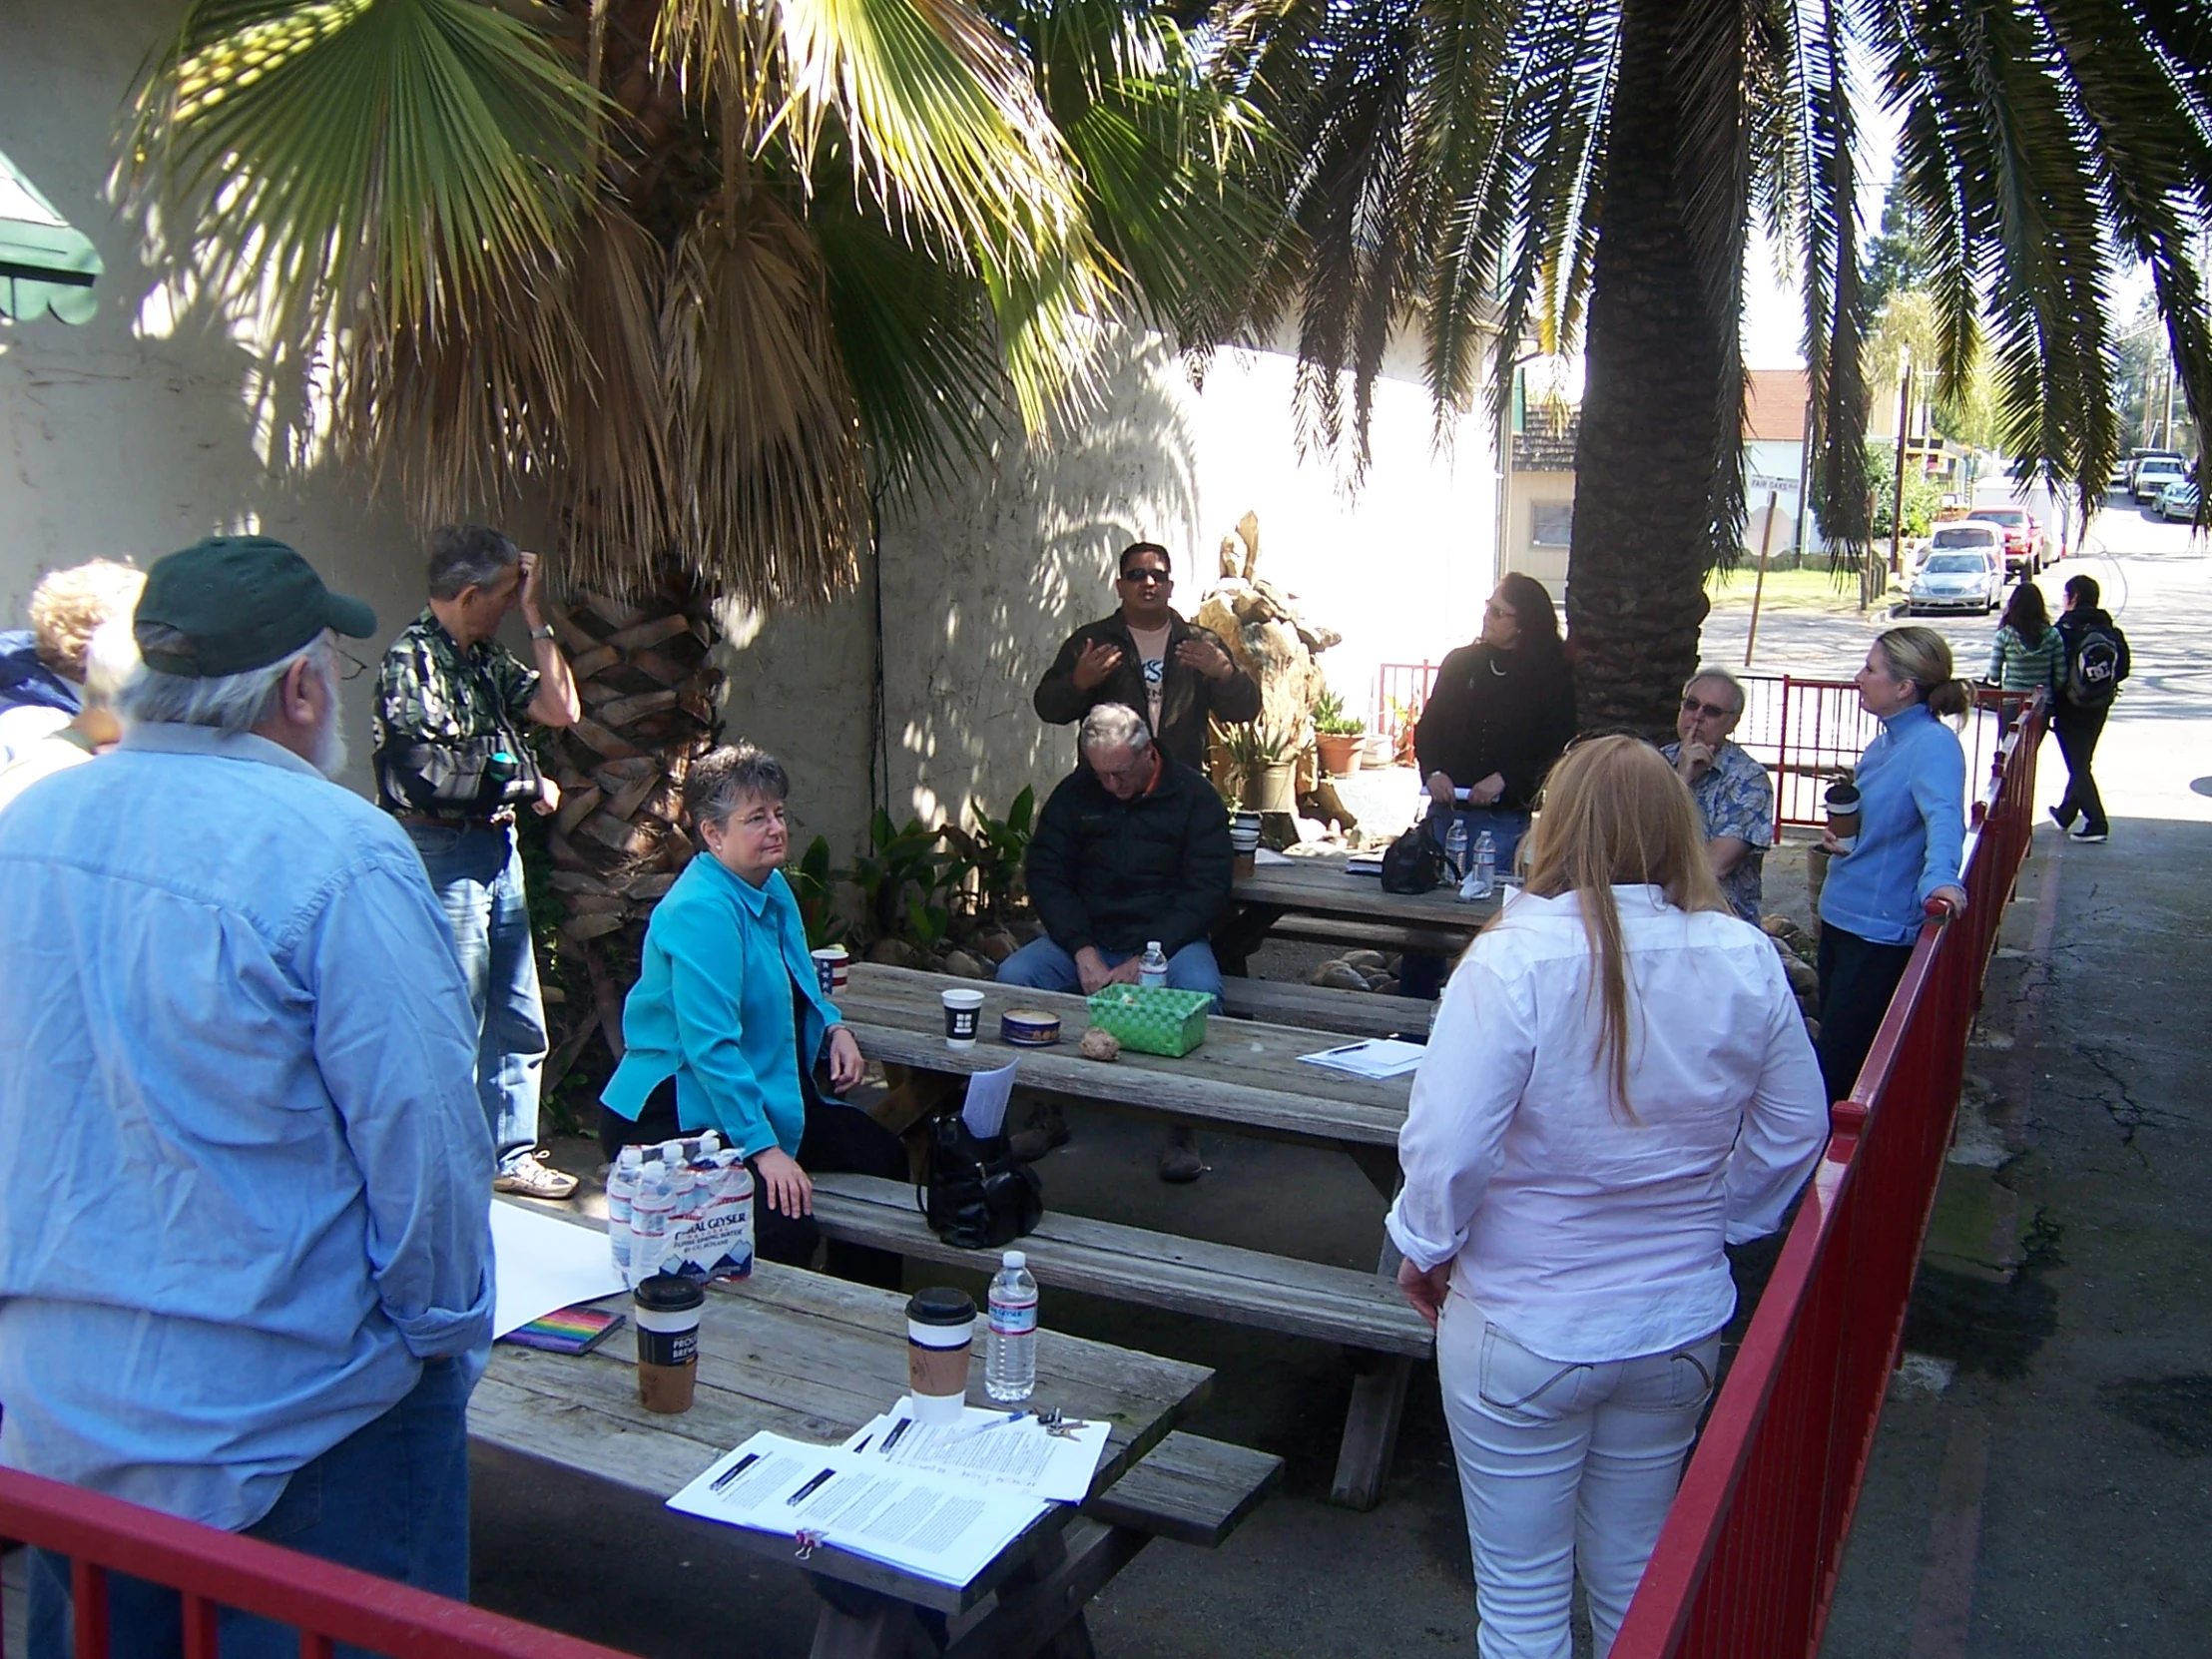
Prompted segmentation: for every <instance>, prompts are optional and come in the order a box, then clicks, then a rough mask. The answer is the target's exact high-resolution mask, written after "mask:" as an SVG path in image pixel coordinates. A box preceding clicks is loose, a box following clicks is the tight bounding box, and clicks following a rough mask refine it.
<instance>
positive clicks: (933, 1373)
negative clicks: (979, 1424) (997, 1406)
mask: <svg viewBox="0 0 2212 1659" xmlns="http://www.w3.org/2000/svg"><path fill="white" fill-rule="evenodd" d="M974 1345H975V1299H974V1298H973V1297H971V1296H969V1295H968V1294H967V1292H965V1291H955V1290H952V1289H950V1288H949V1287H946V1286H941V1285H940V1286H931V1287H929V1288H928V1289H926V1290H919V1291H916V1292H915V1293H914V1294H913V1298H912V1300H911V1301H909V1302H908V1303H907V1304H906V1389H907V1392H909V1393H910V1394H912V1395H913V1397H914V1420H915V1421H916V1422H931V1423H942V1422H958V1421H959V1420H960V1411H961V1408H962V1407H963V1406H965V1405H966V1404H967V1383H968V1357H969V1354H970V1352H971V1351H972V1349H973V1348H974Z"/></svg>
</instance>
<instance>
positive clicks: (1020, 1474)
mask: <svg viewBox="0 0 2212 1659" xmlns="http://www.w3.org/2000/svg"><path fill="white" fill-rule="evenodd" d="M913 1410H914V1403H913V1400H912V1399H911V1398H902V1399H900V1400H899V1402H898V1403H897V1404H896V1405H894V1406H892V1407H891V1408H890V1410H888V1411H886V1412H885V1413H884V1414H883V1415H882V1416H879V1417H877V1418H876V1419H875V1420H874V1421H873V1422H871V1423H868V1424H867V1425H866V1426H865V1427H863V1428H861V1429H860V1430H859V1431H858V1432H857V1433H855V1434H854V1435H853V1436H852V1437H851V1438H850V1439H848V1440H846V1441H845V1442H844V1443H845V1447H846V1449H847V1450H849V1451H851V1452H853V1453H854V1454H856V1455H859V1456H862V1457H865V1458H866V1459H867V1460H868V1461H870V1462H882V1463H888V1464H890V1465H892V1466H893V1467H896V1468H909V1469H927V1470H930V1471H931V1472H933V1473H937V1474H952V1475H958V1476H960V1477H961V1478H963V1479H967V1480H977V1481H981V1482H983V1483H984V1484H986V1485H990V1486H997V1487H1005V1488H1009V1489H1011V1490H1014V1491H1019V1492H1024V1493H1026V1494H1027V1495H1029V1496H1030V1497H1041V1498H1050V1499H1052V1500H1053V1501H1054V1502H1057V1503H1081V1502H1082V1501H1083V1500H1084V1499H1085V1498H1087V1497H1089V1496H1090V1495H1091V1479H1092V1477H1093V1476H1094V1475H1096V1474H1097V1473H1098V1459H1099V1454H1100V1453H1101V1452H1103V1451H1104V1450H1105V1449H1106V1433H1107V1424H1106V1423H1104V1422H1086V1423H1083V1424H1082V1425H1081V1426H1079V1427H1076V1426H1070V1427H1067V1428H1065V1429H1064V1430H1062V1431H1060V1432H1051V1431H1048V1430H1047V1429H1046V1427H1045V1425H1044V1424H1043V1423H1042V1422H1040V1421H1039V1420H1038V1419H1037V1414H1036V1413H1035V1412H1034V1411H985V1410H980V1409H978V1408H977V1407H975V1406H973V1405H969V1406H964V1407H962V1409H961V1413H960V1421H958V1422H956V1423H945V1424H942V1425H941V1426H940V1425H938V1424H934V1423H923V1422H916V1421H915V1420H914V1415H913Z"/></svg>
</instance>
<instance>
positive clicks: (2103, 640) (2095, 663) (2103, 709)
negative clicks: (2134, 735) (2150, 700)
mask: <svg viewBox="0 0 2212 1659" xmlns="http://www.w3.org/2000/svg"><path fill="white" fill-rule="evenodd" d="M2098 597H2099V594H2098V589H2097V583H2096V578H2095V577H2093V576H2074V577H2069V578H2068V579H2067V582H2066V609H2065V611H2064V613H2063V614H2062V615H2061V616H2060V617H2059V618H2058V637H2059V639H2060V640H2061V641H2062V642H2064V646H2065V652H2064V655H2063V657H2062V658H2061V666H2060V668H2059V687H2058V696H2057V700H2056V701H2055V702H2054V703H2053V704H2052V706H2051V716H2050V727H2051V731H2052V732H2053V733H2054V734H2055V735H2056V737H2057V739H2058V753H2059V754H2060V755H2061V756H2062V757H2064V759H2065V762H2066V793H2065V794H2064V795H2063V796H2061V797H2059V800H2058V805H2057V806H2055V807H2053V808H2052V809H2051V810H2050V816H2051V817H2052V818H2053V819H2055V820H2056V821H2057V823H2058V828H2059V829H2061V830H2067V831H2068V832H2069V836H2070V838H2071V839H2073V840H2077V841H2102V840H2105V839H2106V838H2108V837H2109V836H2110V834H2111V832H2112V826H2111V823H2110V822H2109V821H2108V820H2107V819H2106V818H2105V816H2104V801H2103V798H2102V797H2100V796H2099V795H2098V794H2097V781H2096V780H2095V779H2094V778H2092V777H2091V776H2090V775H2089V760H2090V757H2091V756H2093V755H2094V754H2096V750H2097V739H2098V738H2099V737H2101V736H2103V734H2104V722H2105V718H2106V717H2107V716H2108V715H2110V714H2111V712H2112V702H2113V699H2115V698H2116V697H2118V696H2119V691H2120V682H2121V681H2122V680H2125V679H2126V678H2127V673H2128V657H2127V636H2126V635H2125V634H2123V633H2121V632H2120V630H2119V628H2118V627H2117V625H2115V624H2114V623H2113V621H2112V618H2111V617H2110V616H2109V615H2108V614H2107V613H2106V612H2105V611H2104V610H2102V609H2101V608H2100V607H2099V606H2098V604H2097V600H2098ZM2076 818H2078V819H2080V821H2081V824H2080V827H2079V828H2078V829H2077V828H2075V826H2074V820H2075V819H2076Z"/></svg>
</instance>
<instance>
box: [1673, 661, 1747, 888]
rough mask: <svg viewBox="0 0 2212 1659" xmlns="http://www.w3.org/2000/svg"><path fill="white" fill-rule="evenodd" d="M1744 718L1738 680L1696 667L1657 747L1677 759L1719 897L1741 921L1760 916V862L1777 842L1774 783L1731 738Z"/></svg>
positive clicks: (1722, 671) (1678, 769)
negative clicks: (1666, 739) (1669, 739)
mask: <svg viewBox="0 0 2212 1659" xmlns="http://www.w3.org/2000/svg"><path fill="white" fill-rule="evenodd" d="M1743 718H1744V687H1743V682H1742V681H1740V680H1738V679H1737V678H1736V676H1734V675H1733V674H1731V673H1729V672H1728V671H1727V670H1726V669H1722V668H1701V669H1699V670H1698V671H1697V673H1696V674H1695V675H1693V676H1692V677H1691V679H1690V682H1689V684H1688V685H1686V686H1684V687H1683V688H1682V709H1681V712H1680V713H1678V714H1677V715H1676V716H1675V717H1674V730H1675V741H1674V742H1673V743H1670V744H1668V745H1666V746H1665V747H1664V748H1662V749H1661V750H1660V751H1659V753H1660V754H1662V755H1664V756H1666V758H1667V759H1668V760H1670V761H1672V762H1673V763H1674V769H1675V771H1676V772H1678V773H1680V774H1681V775H1682V781H1683V782H1684V783H1685V784H1687V785H1689V786H1690V798H1691V799H1692V800H1693V801H1695V802H1696V803H1697V810H1698V813H1699V815H1700V816H1701V817H1703V819H1704V820H1705V855H1706V857H1707V858H1709V859H1710V860H1711V861H1712V865H1713V873H1714V874H1715V875H1717V876H1719V877H1720V881H1721V896H1722V897H1724V898H1726V899H1727V900H1728V907H1729V908H1730V909H1732V910H1734V911H1735V912H1736V913H1737V914H1738V915H1740V916H1742V917H1743V918H1744V920H1746V921H1753V922H1755V921H1757V920H1758V919H1759V906H1760V901H1761V896H1762V894H1761V866H1762V865H1763V864H1764V863H1765V862H1766V857H1767V848H1768V847H1770V846H1772V845H1773V844H1774V784H1773V782H1772V781H1771V780H1769V778H1768V777H1767V769H1766V768H1765V767H1763V766H1761V765H1760V764H1759V763H1758V762H1757V761H1755V760H1753V759H1752V758H1751V757H1750V756H1749V755H1747V754H1745V753H1744V751H1743V749H1742V748H1741V747H1740V746H1739V745H1737V744H1734V743H1731V742H1730V741H1729V734H1730V733H1731V732H1733V731H1735V730H1736V723H1737V722H1738V721H1739V720H1741V719H1743Z"/></svg>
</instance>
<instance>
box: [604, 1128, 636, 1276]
mask: <svg viewBox="0 0 2212 1659" xmlns="http://www.w3.org/2000/svg"><path fill="white" fill-rule="evenodd" d="M644 1167H645V1160H644V1158H643V1157H641V1156H640V1155H639V1152H638V1149H637V1148H636V1147H634V1146H626V1147H624V1148H623V1149H622V1151H621V1153H620V1154H619V1155H618V1156H617V1157H616V1159H615V1161H614V1167H613V1168H612V1169H610V1170H608V1171H607V1248H608V1249H609V1250H610V1251H611V1252H612V1253H613V1255H614V1261H615V1271H616V1272H617V1273H619V1274H622V1275H623V1276H624V1277H625V1279H627V1277H628V1275H629V1272H630V1207H631V1205H632V1204H634V1203H635V1202H636V1200H637V1196H638V1175H639V1172H640V1171H641V1170H642V1169H643V1168H644Z"/></svg>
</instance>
